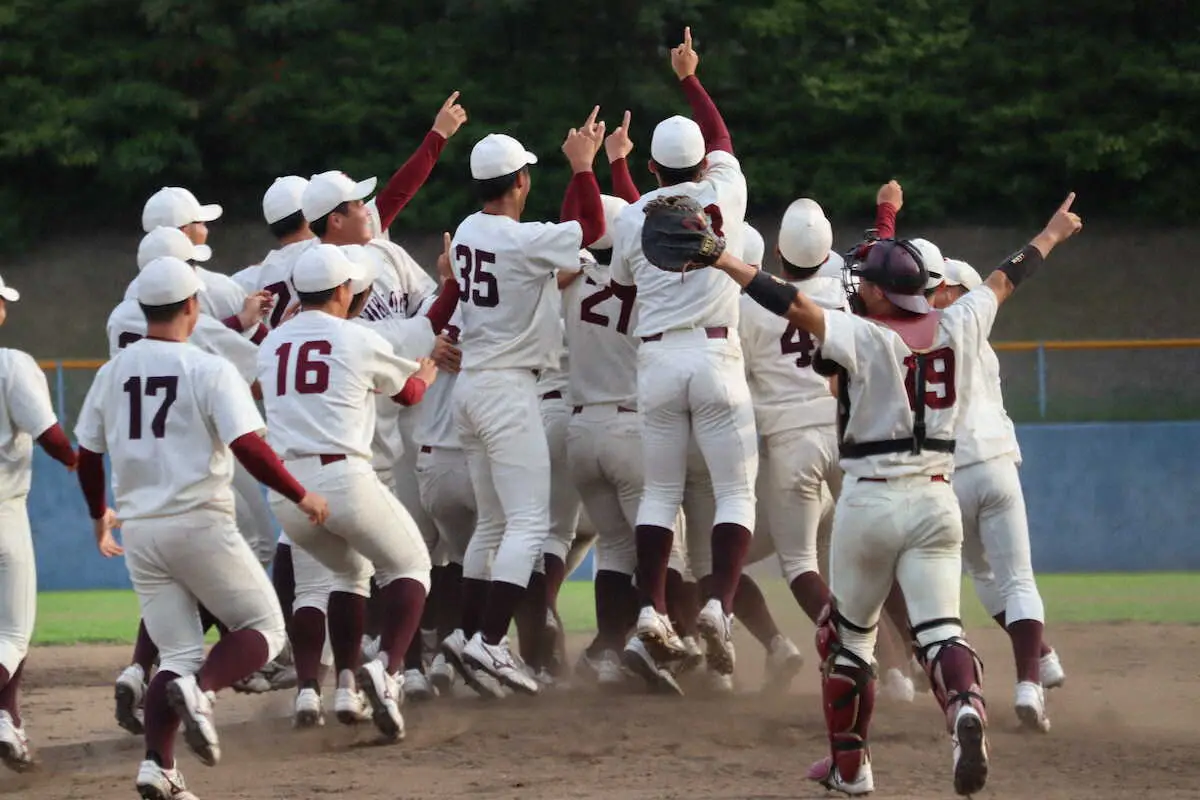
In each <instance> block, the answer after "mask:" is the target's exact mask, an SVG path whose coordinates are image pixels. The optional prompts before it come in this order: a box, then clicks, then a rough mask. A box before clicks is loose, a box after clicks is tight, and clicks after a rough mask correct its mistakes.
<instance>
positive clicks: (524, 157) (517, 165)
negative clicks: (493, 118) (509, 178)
mask: <svg viewBox="0 0 1200 800" xmlns="http://www.w3.org/2000/svg"><path fill="white" fill-rule="evenodd" d="M536 163H538V159H537V156H535V155H534V154H533V153H531V152H529V151H528V150H526V149H525V145H523V144H521V143H520V142H518V141H517V140H516V139H514V138H513V137H511V136H509V135H508V134H505V133H489V134H488V135H487V136H485V137H483V138H482V139H480V140H479V141H478V142H476V143H475V146H474V147H472V148H471V177H472V178H474V179H475V180H477V181H486V180H490V179H492V178H499V177H500V176H502V175H511V174H513V173H514V172H516V171H517V170H520V169H524V168H525V167H527V166H529V165H530V164H536Z"/></svg>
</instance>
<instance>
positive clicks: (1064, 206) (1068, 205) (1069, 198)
mask: <svg viewBox="0 0 1200 800" xmlns="http://www.w3.org/2000/svg"><path fill="white" fill-rule="evenodd" d="M1074 202H1075V193H1074V192H1071V193H1070V194H1069V195H1067V199H1066V200H1063V202H1062V205H1061V206H1059V207H1058V210H1059V211H1062V212H1064V213H1065V212H1067V211H1070V210H1071V204H1072V203H1074Z"/></svg>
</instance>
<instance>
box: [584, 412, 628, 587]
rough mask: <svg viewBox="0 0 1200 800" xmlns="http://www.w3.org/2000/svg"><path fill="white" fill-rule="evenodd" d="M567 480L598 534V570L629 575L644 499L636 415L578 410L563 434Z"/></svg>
mask: <svg viewBox="0 0 1200 800" xmlns="http://www.w3.org/2000/svg"><path fill="white" fill-rule="evenodd" d="M567 456H568V463H569V466H570V477H571V478H572V479H573V481H574V485H575V488H576V489H577V491H578V492H579V497H580V498H581V499H582V501H583V506H584V508H586V509H587V514H588V517H589V518H590V519H591V522H592V525H594V526H595V528H596V532H597V539H596V569H597V570H605V571H608V572H619V573H621V574H623V575H632V574H633V573H634V568H635V567H636V566H637V543H636V541H635V539H634V532H633V529H634V526H635V525H636V524H637V514H638V505H639V504H640V503H641V500H642V436H641V422H640V421H639V420H638V415H637V413H636V412H632V411H620V410H619V406H617V405H616V404H614V403H605V404H600V405H590V406H582V407H581V408H580V410H579V413H578V414H574V415H572V416H571V418H570V423H569V427H568V430H567Z"/></svg>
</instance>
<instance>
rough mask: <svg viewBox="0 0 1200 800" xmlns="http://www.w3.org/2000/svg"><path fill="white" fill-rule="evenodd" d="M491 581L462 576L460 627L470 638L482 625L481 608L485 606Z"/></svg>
mask: <svg viewBox="0 0 1200 800" xmlns="http://www.w3.org/2000/svg"><path fill="white" fill-rule="evenodd" d="M490 590H491V581H481V580H479V579H478V578H463V582H462V629H463V633H464V634H466V636H467V638H468V639H470V638H471V637H472V636H474V635H475V634H477V633H479V629H480V628H481V627H483V610H484V608H486V607H487V603H488V592H489V591H490Z"/></svg>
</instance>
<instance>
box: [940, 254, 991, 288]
mask: <svg viewBox="0 0 1200 800" xmlns="http://www.w3.org/2000/svg"><path fill="white" fill-rule="evenodd" d="M945 279H946V285H947V286H961V287H963V288H964V289H966V290H967V291H968V292H970V291H974V290H975V289H978V288H979V287H980V286H982V285H983V278H981V277H979V273H978V272H976V271H975V268H974V267H972V266H971V265H970V264H968V263H967V262H965V261H959V260H958V259H957V258H947V259H946V272H945Z"/></svg>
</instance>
